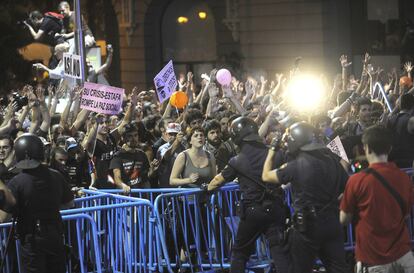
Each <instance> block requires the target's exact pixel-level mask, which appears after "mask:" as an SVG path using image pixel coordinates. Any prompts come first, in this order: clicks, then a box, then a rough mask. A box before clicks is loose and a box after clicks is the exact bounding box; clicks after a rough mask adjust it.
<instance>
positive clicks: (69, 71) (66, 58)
mask: <svg viewBox="0 0 414 273" xmlns="http://www.w3.org/2000/svg"><path fill="white" fill-rule="evenodd" d="M81 69H82V68H81V57H80V56H79V55H75V54H69V53H63V70H64V75H65V76H66V77H70V78H74V79H82V70H81Z"/></svg>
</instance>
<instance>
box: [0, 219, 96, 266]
mask: <svg viewBox="0 0 414 273" xmlns="http://www.w3.org/2000/svg"><path fill="white" fill-rule="evenodd" d="M62 219H63V222H64V225H65V227H66V228H67V227H69V226H70V224H74V227H75V228H76V234H75V240H76V242H77V244H78V245H83V244H85V243H86V241H85V239H86V238H87V239H88V242H87V244H88V248H89V252H88V253H90V254H91V255H92V256H90V257H89V256H87V254H88V253H85V252H83V251H82V249H83V248H78V250H79V252H77V255H78V257H79V260H81V261H82V260H90V261H91V263H90V264H89V268H88V270H87V268H85V267H84V266H82V264H81V267H80V268H79V271H78V272H82V273H86V272H88V271H89V272H90V271H92V272H97V273H101V272H102V268H101V263H100V260H101V256H100V245H99V243H98V236H97V227H96V224H95V221H94V220H93V219H92V217H90V216H89V215H86V214H72V215H66V216H63V217H62ZM11 226H12V223H11V222H9V223H4V224H0V233H1V242H2V244H1V248H0V253H1V255H2V257H4V252H5V249H6V244H5V242H6V241H7V239H8V236H9V231H10V229H11ZM85 226H87V227H88V228H87V230H85V228H84V227H85ZM13 243H14V240H13ZM69 244H72V242H71V241H70V238H68V237H67V236H65V245H69ZM18 253H19V241H18V240H17V241H16V242H15V244H12V245H11V246H10V248H9V251H8V254H7V256H5V265H4V267H3V271H2V272H3V273H6V272H7V273H10V272H15V271H16V267H17V268H20V266H19V259H18V257H19V255H18ZM73 271H74V270H73V267H72V265H71V263H70V261H68V263H67V272H73ZM19 272H20V270H19Z"/></svg>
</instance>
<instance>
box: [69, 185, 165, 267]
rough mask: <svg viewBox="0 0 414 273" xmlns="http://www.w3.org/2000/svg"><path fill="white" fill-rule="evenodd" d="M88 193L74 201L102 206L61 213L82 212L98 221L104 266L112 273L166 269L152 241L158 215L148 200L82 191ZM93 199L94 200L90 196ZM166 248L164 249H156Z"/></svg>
mask: <svg viewBox="0 0 414 273" xmlns="http://www.w3.org/2000/svg"><path fill="white" fill-rule="evenodd" d="M85 193H86V194H87V195H88V196H86V197H83V198H81V200H77V204H78V205H86V204H93V203H100V204H104V205H100V206H92V207H81V208H77V209H72V210H66V211H64V212H62V213H65V214H71V213H79V212H81V213H85V214H88V215H90V216H91V217H92V218H93V219H94V220H95V221H96V223H97V227H98V236H99V240H100V244H101V248H102V261H101V263H102V264H103V267H104V269H106V270H110V271H111V272H152V271H162V270H163V266H166V267H167V269H168V263H163V262H162V261H161V262H160V261H159V260H158V257H164V256H165V255H164V254H162V253H161V254H158V253H157V248H156V245H157V241H158V242H159V244H160V245H162V244H163V238H160V239H159V240H155V232H156V226H157V225H158V221H157V218H156V217H155V215H154V209H153V205H152V204H151V202H150V201H149V200H145V199H140V198H134V197H129V196H123V195H116V194H110V193H102V192H98V191H91V190H85ZM94 196H95V198H96V199H98V200H95V201H93V199H94V198H93V197H94ZM159 250H160V251H166V248H165V247H164V248H162V247H161V248H159Z"/></svg>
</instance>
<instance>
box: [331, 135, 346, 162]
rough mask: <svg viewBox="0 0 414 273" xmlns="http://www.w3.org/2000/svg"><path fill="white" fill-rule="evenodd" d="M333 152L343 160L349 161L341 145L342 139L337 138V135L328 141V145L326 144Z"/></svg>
mask: <svg viewBox="0 0 414 273" xmlns="http://www.w3.org/2000/svg"><path fill="white" fill-rule="evenodd" d="M326 146H327V147H328V148H329V149H330V150H331V151H332V152H333V153H334V154H336V155H338V156H339V157H341V158H342V159H343V160H345V161H346V162H348V163H349V159H348V156H347V155H346V152H345V149H344V145H342V141H341V139H340V138H339V136H337V137H336V138H334V139H333V140H332V141H331V142H329V144H328V145H326Z"/></svg>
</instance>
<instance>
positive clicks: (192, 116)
mask: <svg viewBox="0 0 414 273" xmlns="http://www.w3.org/2000/svg"><path fill="white" fill-rule="evenodd" d="M197 119H201V120H202V119H203V113H202V112H201V111H200V110H198V109H189V110H187V113H185V115H184V121H185V123H186V125H187V126H189V125H190V124H191V122H192V121H194V120H197Z"/></svg>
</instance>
